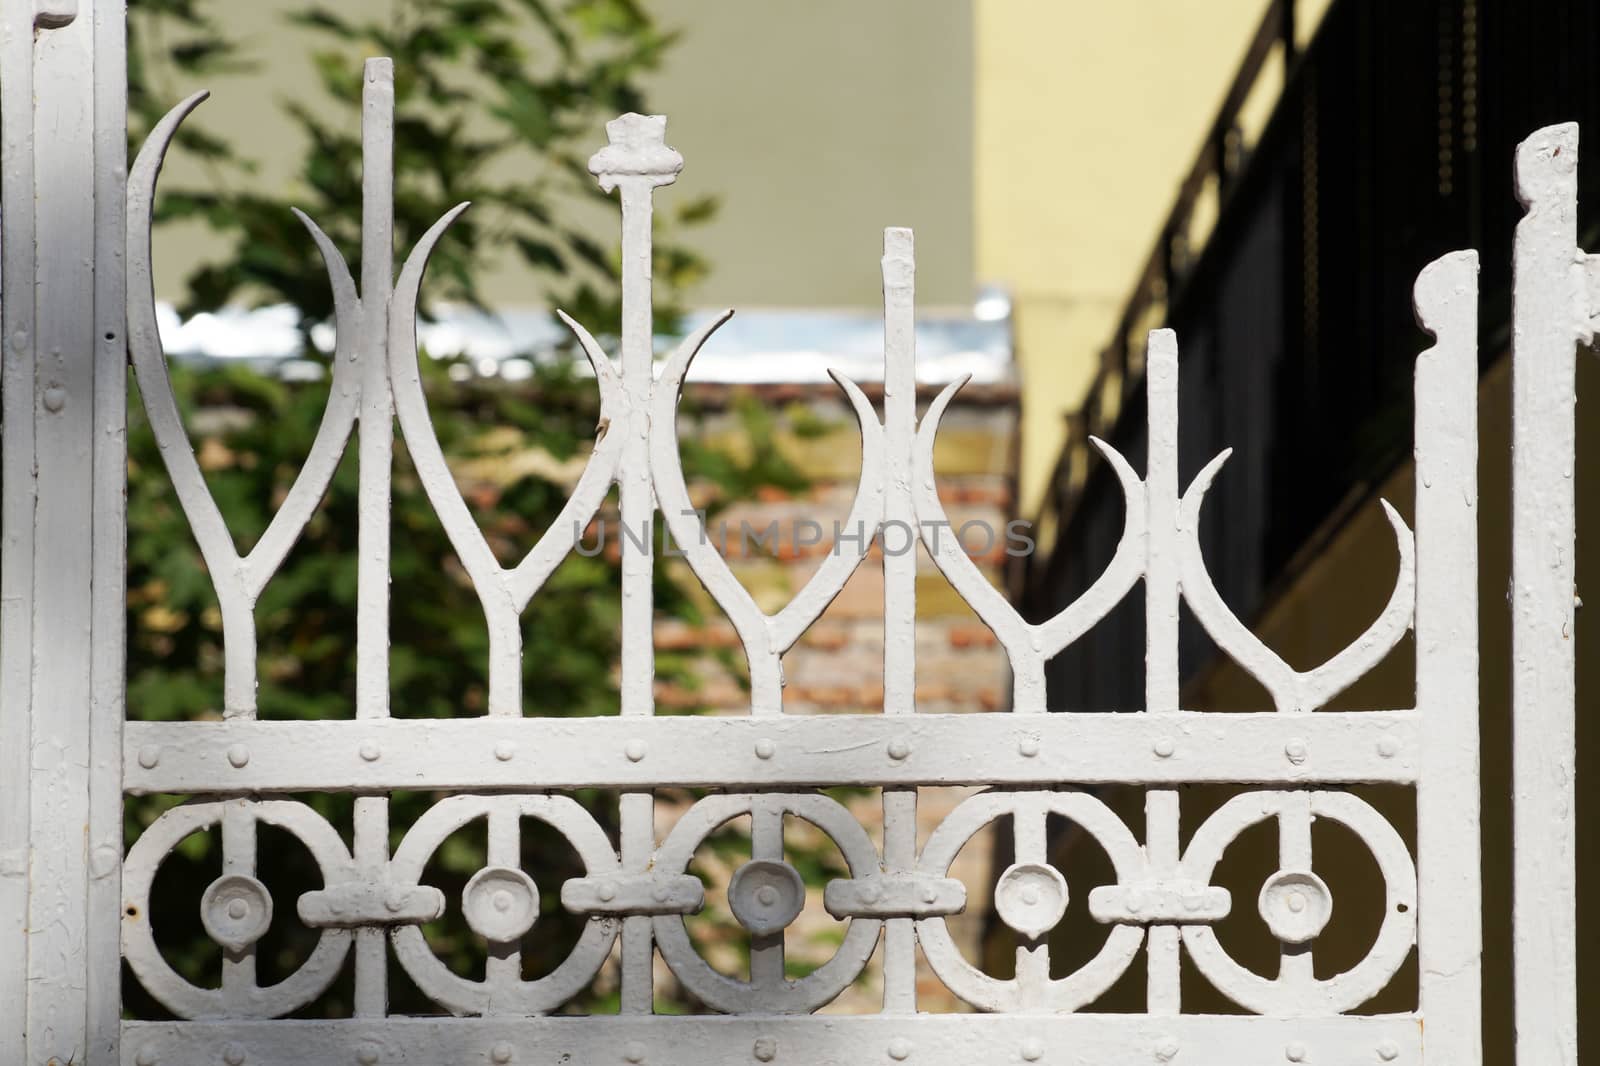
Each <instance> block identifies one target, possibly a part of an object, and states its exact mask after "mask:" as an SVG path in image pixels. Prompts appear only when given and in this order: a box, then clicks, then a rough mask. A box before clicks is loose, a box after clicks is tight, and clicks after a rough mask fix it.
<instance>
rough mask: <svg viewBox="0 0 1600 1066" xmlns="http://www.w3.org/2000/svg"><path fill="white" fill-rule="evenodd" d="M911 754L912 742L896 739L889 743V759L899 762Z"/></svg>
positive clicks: (900, 738) (903, 738)
mask: <svg viewBox="0 0 1600 1066" xmlns="http://www.w3.org/2000/svg"><path fill="white" fill-rule="evenodd" d="M910 754H911V741H909V740H907V739H906V738H905V737H895V738H894V739H893V740H891V741H889V758H891V759H893V760H895V761H896V762H899V761H900V760H901V759H904V758H906V757H907V756H909V755H910Z"/></svg>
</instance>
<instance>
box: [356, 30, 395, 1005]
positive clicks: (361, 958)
mask: <svg viewBox="0 0 1600 1066" xmlns="http://www.w3.org/2000/svg"><path fill="white" fill-rule="evenodd" d="M362 74H363V77H362V94H361V356H360V358H361V413H360V421H359V426H360V434H361V437H360V443H359V445H358V447H359V449H360V460H361V462H360V479H361V480H360V487H359V490H358V494H359V500H358V506H359V514H360V528H359V530H358V531H357V534H356V539H357V549H358V553H359V556H360V562H359V564H358V569H357V576H356V583H357V591H356V603H357V608H356V610H357V617H356V717H357V718H387V717H389V554H390V552H389V508H390V493H391V480H392V471H393V463H394V399H393V395H392V394H391V392H390V386H389V301H390V299H391V298H392V297H393V295H394V61H393V60H392V59H369V60H367V62H366V66H365V67H364V69H363V71H362ZM354 818H355V823H354V827H353V828H354V833H355V860H356V865H357V866H359V867H360V868H361V869H362V870H364V871H365V872H366V874H367V876H369V877H372V878H379V877H381V876H382V871H383V868H384V865H385V864H386V863H387V862H388V861H389V800H388V798H387V797H386V796H361V797H358V798H357V799H356V801H355V811H354ZM387 938H388V933H387V930H385V929H383V928H382V927H380V926H367V927H364V928H361V929H357V930H356V933H355V956H356V963H355V966H356V993H355V1013H356V1015H357V1016H358V1017H380V1018H381V1017H382V1016H383V1015H384V1014H386V1013H387V1012H388V1008H389V994H388V981H387V976H388V974H387V971H388V948H387Z"/></svg>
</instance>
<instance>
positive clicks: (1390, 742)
mask: <svg viewBox="0 0 1600 1066" xmlns="http://www.w3.org/2000/svg"><path fill="white" fill-rule="evenodd" d="M1378 754H1379V755H1382V756H1383V757H1384V758H1385V759H1392V758H1394V757H1395V756H1396V755H1398V754H1400V742H1399V741H1398V740H1396V739H1395V738H1394V737H1380V738H1379V740H1378Z"/></svg>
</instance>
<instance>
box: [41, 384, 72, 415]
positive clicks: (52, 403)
mask: <svg viewBox="0 0 1600 1066" xmlns="http://www.w3.org/2000/svg"><path fill="white" fill-rule="evenodd" d="M66 405H67V390H66V389H63V388H62V387H61V386H60V385H51V386H50V387H49V388H48V389H45V390H44V409H45V410H46V411H51V412H55V411H59V410H61V409H62V408H63V407H65V406H66Z"/></svg>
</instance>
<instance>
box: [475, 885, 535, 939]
mask: <svg viewBox="0 0 1600 1066" xmlns="http://www.w3.org/2000/svg"><path fill="white" fill-rule="evenodd" d="M461 910H462V912H463V913H464V914H465V915H466V919H467V925H469V926H471V927H472V931H473V932H474V933H477V934H478V935H479V936H481V937H483V938H484V939H485V940H490V941H493V942H495V943H499V944H503V943H506V942H508V941H512V940H520V939H522V936H523V934H525V933H526V932H527V931H528V930H529V929H532V928H533V923H534V922H536V921H538V920H539V886H538V885H535V884H534V883H533V878H531V877H529V876H528V875H527V874H526V873H524V872H522V871H521V870H517V869H513V868H512V867H509V866H488V867H485V868H484V869H482V870H479V871H478V872H477V873H476V874H473V876H472V880H470V881H468V882H467V887H466V889H465V890H463V891H462V893H461Z"/></svg>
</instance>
